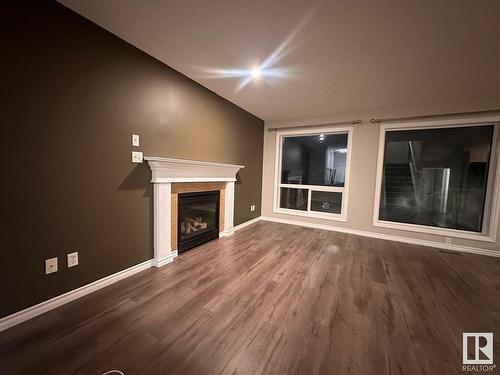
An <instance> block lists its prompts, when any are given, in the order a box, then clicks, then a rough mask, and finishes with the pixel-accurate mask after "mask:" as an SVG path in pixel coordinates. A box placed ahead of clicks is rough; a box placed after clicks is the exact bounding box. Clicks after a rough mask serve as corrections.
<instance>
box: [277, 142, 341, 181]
mask: <svg viewBox="0 0 500 375" xmlns="http://www.w3.org/2000/svg"><path fill="white" fill-rule="evenodd" d="M346 158H347V134H316V135H308V136H300V137H284V139H283V149H282V160H281V183H282V184H299V185H321V186H344V183H345V172H346Z"/></svg>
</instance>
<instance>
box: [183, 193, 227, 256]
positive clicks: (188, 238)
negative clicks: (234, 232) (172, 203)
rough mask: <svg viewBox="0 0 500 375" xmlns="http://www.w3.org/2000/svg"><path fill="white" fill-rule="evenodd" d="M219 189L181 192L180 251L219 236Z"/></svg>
mask: <svg viewBox="0 0 500 375" xmlns="http://www.w3.org/2000/svg"><path fill="white" fill-rule="evenodd" d="M219 200H220V193H219V191H207V192H196V193H181V194H179V210H178V221H177V234H178V236H177V238H178V250H179V252H182V251H186V250H189V249H191V248H193V247H195V246H198V245H201V244H202V243H205V242H208V241H210V240H212V239H215V238H218V236H219Z"/></svg>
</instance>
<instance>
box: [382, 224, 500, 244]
mask: <svg viewBox="0 0 500 375" xmlns="http://www.w3.org/2000/svg"><path fill="white" fill-rule="evenodd" d="M373 226H374V227H379V228H389V229H397V230H404V231H410V232H417V233H422V234H430V235H434V236H443V237H452V238H463V239H466V240H473V241H482V242H495V239H494V238H492V236H491V235H488V234H486V233H475V232H467V231H464V230H458V229H446V228H436V227H431V226H427V225H419V224H407V223H396V222H392V221H384V220H376V219H375V220H374V221H373Z"/></svg>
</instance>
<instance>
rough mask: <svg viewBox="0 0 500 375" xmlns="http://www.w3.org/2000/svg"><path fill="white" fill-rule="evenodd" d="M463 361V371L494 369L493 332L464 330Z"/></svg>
mask: <svg viewBox="0 0 500 375" xmlns="http://www.w3.org/2000/svg"><path fill="white" fill-rule="evenodd" d="M462 363H463V365H462V371H493V370H494V369H495V367H496V365H495V364H493V332H464V333H463V334H462Z"/></svg>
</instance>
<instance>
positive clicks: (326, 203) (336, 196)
mask: <svg viewBox="0 0 500 375" xmlns="http://www.w3.org/2000/svg"><path fill="white" fill-rule="evenodd" d="M341 210H342V193H338V192H330V191H311V211H319V212H328V213H331V214H340V212H341Z"/></svg>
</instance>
